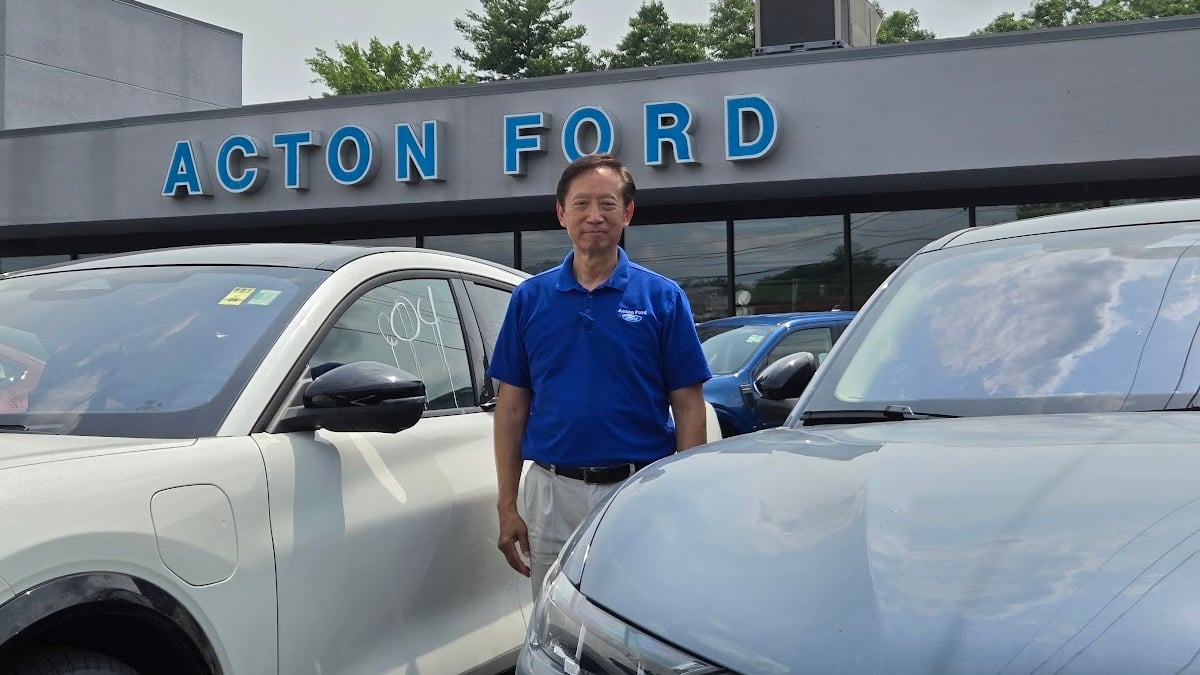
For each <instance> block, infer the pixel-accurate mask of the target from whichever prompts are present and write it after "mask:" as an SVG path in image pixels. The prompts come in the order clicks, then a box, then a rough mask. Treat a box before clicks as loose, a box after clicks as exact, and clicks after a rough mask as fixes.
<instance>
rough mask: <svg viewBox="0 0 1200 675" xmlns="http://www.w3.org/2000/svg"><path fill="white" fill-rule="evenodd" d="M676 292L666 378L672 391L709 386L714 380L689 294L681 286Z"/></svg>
mask: <svg viewBox="0 0 1200 675" xmlns="http://www.w3.org/2000/svg"><path fill="white" fill-rule="evenodd" d="M674 292H675V293H674V301H673V302H672V303H671V304H670V308H669V310H668V312H667V317H666V323H665V325H664V337H665V339H664V340H663V375H664V378H665V380H666V383H667V390H668V391H674V390H676V389H682V388H684V387H688V386H691V385H693V384H698V383H701V382H705V381H707V380H708V379H709V378H711V377H712V371H710V370H709V369H708V360H707V359H705V358H704V350H703V349H701V348H700V335H699V334H698V333H697V332H696V323H695V321H694V319H693V317H692V306H691V304H690V303H689V302H688V299H687V294H685V293H684V292H683V289H681V288H679V287H678V286H676V287H675V288H674Z"/></svg>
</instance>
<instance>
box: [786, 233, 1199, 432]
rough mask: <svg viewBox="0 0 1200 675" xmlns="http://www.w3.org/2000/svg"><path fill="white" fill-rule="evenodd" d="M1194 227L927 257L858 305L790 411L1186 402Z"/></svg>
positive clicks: (993, 409) (1016, 243) (1026, 410)
mask: <svg viewBox="0 0 1200 675" xmlns="http://www.w3.org/2000/svg"><path fill="white" fill-rule="evenodd" d="M1197 240H1200V232H1198V231H1195V230H1189V229H1188V228H1187V227H1186V226H1183V225H1172V224H1166V225H1160V226H1151V225H1145V226H1138V227H1127V228H1102V229H1095V230H1084V231H1074V232H1062V233H1054V234H1046V235H1039V236H1033V237H1014V238H1010V239H1000V240H996V241H991V242H981V243H976V244H971V245H968V246H961V247H951V248H947V249H943V250H936V251H931V252H928V253H923V254H920V255H918V256H916V257H915V258H913V259H912V260H910V261H909V263H908V264H906V265H905V266H904V267H903V268H901V270H899V271H898V272H897V273H896V275H895V276H894V277H893V278H892V279H891V280H890V281H889V283H888V284H887V285H886V286H885V287H883V288H881V289H880V290H879V291H878V292H877V294H876V296H875V297H874V298H872V300H871V302H870V303H869V305H868V307H867V308H865V309H864V310H863V311H862V312H860V314H859V322H858V323H856V324H855V328H854V329H853V330H852V331H851V332H850V333H848V334H847V335H846V336H845V337H844V338H843V339H842V343H843V344H842V349H841V350H840V352H838V353H837V354H835V358H832V359H830V360H829V361H828V362H826V364H825V367H824V368H823V369H822V372H821V373H819V374H818V376H817V379H815V380H814V381H813V382H812V384H810V385H809V395H808V396H806V397H805V400H804V401H803V402H802V403H801V409H798V410H797V413H796V415H803V414H804V413H808V412H813V413H819V412H824V411H844V410H879V409H883V408H885V407H887V406H889V405H904V406H908V407H910V408H911V409H912V410H913V411H917V412H922V413H928V414H945V415H956V416H967V415H1012V414H1030V413H1039V412H1045V413H1051V412H1110V411H1119V410H1162V409H1165V408H1168V407H1179V406H1186V405H1187V403H1188V400H1189V399H1190V398H1191V395H1192V393H1194V392H1195V390H1196V386H1197V379H1200V378H1198V373H1197V372H1195V368H1194V367H1189V366H1188V365H1187V364H1188V356H1189V352H1192V351H1193V343H1194V342H1195V340H1196V334H1197V326H1198V325H1200V302H1198V301H1197V297H1200V296H1198V294H1197V293H1198V291H1200V289H1198V288H1197V281H1196V280H1197V279H1200V247H1197V246H1195V245H1194V243H1195V242H1196V241H1197Z"/></svg>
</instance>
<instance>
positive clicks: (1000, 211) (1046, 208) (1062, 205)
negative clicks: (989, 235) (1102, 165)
mask: <svg viewBox="0 0 1200 675" xmlns="http://www.w3.org/2000/svg"><path fill="white" fill-rule="evenodd" d="M1101 206H1104V202H1102V201H1091V202H1045V203H1042V204H1017V205H1013V206H978V207H976V208H975V225H976V227H978V226H981V225H998V224H1000V223H1007V222H1009V221H1013V220H1025V219H1026V218H1037V217H1038V216H1048V215H1051V214H1053V213H1067V212H1069V211H1082V210H1084V209H1095V208H1099V207H1101Z"/></svg>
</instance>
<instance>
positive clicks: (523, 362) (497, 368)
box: [487, 286, 531, 389]
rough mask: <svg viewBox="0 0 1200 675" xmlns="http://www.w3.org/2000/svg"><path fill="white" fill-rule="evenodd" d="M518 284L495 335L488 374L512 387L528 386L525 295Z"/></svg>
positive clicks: (526, 387)
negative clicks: (497, 333)
mask: <svg viewBox="0 0 1200 675" xmlns="http://www.w3.org/2000/svg"><path fill="white" fill-rule="evenodd" d="M521 291H522V289H521V287H520V286H518V287H517V289H516V290H515V291H513V294H512V299H511V300H509V302H508V309H507V310H506V311H505V313H504V322H503V323H501V324H500V334H499V335H498V336H497V338H496V347H495V349H494V350H493V351H492V362H491V364H489V365H488V370H487V375H488V377H491V378H494V379H497V380H500V381H501V382H504V383H505V384H511V385H512V386H514V387H522V388H525V389H528V388H529V387H530V384H531V383H530V377H529V354H528V352H527V351H526V350H525V339H524V325H523V324H524V312H523V311H522V308H523V307H524V301H523V299H524V294H523V293H522V292H521Z"/></svg>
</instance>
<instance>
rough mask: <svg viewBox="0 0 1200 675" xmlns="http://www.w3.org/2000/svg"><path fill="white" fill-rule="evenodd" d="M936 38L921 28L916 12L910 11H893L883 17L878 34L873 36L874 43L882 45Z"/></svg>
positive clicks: (930, 32) (929, 31) (931, 32)
mask: <svg viewBox="0 0 1200 675" xmlns="http://www.w3.org/2000/svg"><path fill="white" fill-rule="evenodd" d="M880 13H882V12H880ZM936 37H937V36H936V35H934V34H933V31H931V30H925V29H923V28H921V19H920V17H918V16H917V10H915V9H910V10H908V11H907V12H904V11H895V12H892V13H891V14H888V15H887V16H885V17H884V18H883V21H881V22H880V23H879V32H878V33H876V34H875V41H876V42H878V43H879V44H881V45H882V44H891V43H894V42H916V41H918V40H932V39H934V38H936Z"/></svg>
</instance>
